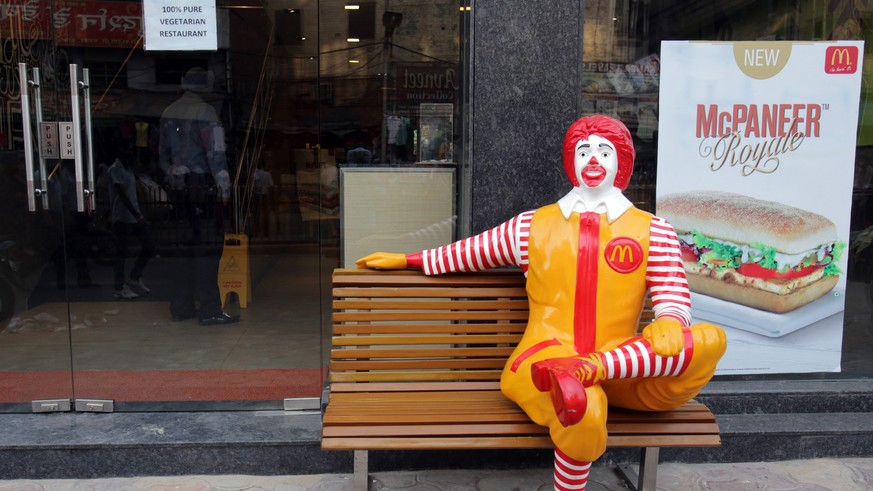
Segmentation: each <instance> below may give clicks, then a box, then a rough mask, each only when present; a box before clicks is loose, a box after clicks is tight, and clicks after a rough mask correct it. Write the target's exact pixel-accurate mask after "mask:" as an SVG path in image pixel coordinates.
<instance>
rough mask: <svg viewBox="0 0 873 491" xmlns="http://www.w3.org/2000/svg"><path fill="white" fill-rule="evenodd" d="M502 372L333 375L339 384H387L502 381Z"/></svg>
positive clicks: (353, 373)
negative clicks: (435, 381)
mask: <svg viewBox="0 0 873 491" xmlns="http://www.w3.org/2000/svg"><path fill="white" fill-rule="evenodd" d="M501 371H502V370H480V371H475V372H461V371H455V372H450V371H449V372H447V371H432V372H429V371H418V372H413V371H408V372H400V371H398V372H346V373H336V374H333V380H336V381H338V382H370V381H372V382H387V381H399V380H408V381H420V380H500V373H501Z"/></svg>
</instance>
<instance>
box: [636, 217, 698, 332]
mask: <svg viewBox="0 0 873 491" xmlns="http://www.w3.org/2000/svg"><path fill="white" fill-rule="evenodd" d="M646 284H647V286H648V288H649V292H650V293H651V295H652V304H653V306H654V311H655V318H660V317H663V316H669V317H673V318H675V319H677V320H678V321H679V322H681V323H682V325H683V326H688V325H690V324H691V295H690V293H689V292H688V280H686V279H685V269H684V268H683V267H682V255H681V250H680V248H679V239H678V238H677V237H676V231H675V230H673V226H672V225H670V224H669V223H667V221H666V220H664V219H663V218H660V217H652V224H651V228H650V238H649V263H648V265H647V266H646Z"/></svg>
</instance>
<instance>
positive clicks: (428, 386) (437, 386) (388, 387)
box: [330, 382, 500, 400]
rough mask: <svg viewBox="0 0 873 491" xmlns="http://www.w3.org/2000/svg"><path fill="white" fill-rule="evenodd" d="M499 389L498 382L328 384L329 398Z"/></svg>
mask: <svg viewBox="0 0 873 491" xmlns="http://www.w3.org/2000/svg"><path fill="white" fill-rule="evenodd" d="M489 390H500V384H499V383H498V382H420V383H414V382H405V383H402V384H396V383H370V384H356V383H353V384H348V383H342V382H337V383H332V384H330V392H331V400H333V396H334V395H337V394H342V393H356V392H374V393H375V392H398V391H402V392H432V391H489Z"/></svg>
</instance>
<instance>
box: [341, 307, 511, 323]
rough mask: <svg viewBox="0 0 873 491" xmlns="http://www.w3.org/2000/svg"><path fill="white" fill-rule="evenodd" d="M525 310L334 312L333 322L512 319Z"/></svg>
mask: <svg viewBox="0 0 873 491" xmlns="http://www.w3.org/2000/svg"><path fill="white" fill-rule="evenodd" d="M527 317H528V313H527V311H518V310H506V311H499V312H498V311H494V312H488V311H470V312H449V311H446V312H442V311H440V312H430V311H412V312H334V313H333V316H332V317H331V318H332V319H333V321H334V322H376V321H380V322H384V321H396V322H408V321H434V320H441V321H512V320H516V321H517V320H527Z"/></svg>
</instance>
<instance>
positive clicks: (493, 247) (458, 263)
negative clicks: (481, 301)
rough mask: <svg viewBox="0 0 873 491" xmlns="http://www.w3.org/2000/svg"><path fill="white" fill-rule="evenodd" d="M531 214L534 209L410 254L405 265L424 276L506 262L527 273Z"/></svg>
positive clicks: (480, 269)
mask: <svg viewBox="0 0 873 491" xmlns="http://www.w3.org/2000/svg"><path fill="white" fill-rule="evenodd" d="M533 214H534V212H533V211H527V212H524V213H522V214H520V215H517V216H515V217H513V218H512V219H510V220H509V221H507V222H504V223H502V224H500V225H499V226H497V227H494V228H493V229H491V230H488V231H486V232H483V233H481V234H479V235H476V236H474V237H470V238H468V239H463V240H459V241H457V242H453V243H451V244H449V245H447V246H442V247H437V248H436V249H428V250H425V251H421V252H417V253H415V254H409V255H407V256H406V264H407V266H408V267H410V268H416V269H420V270H422V271H423V272H424V274H426V275H437V274H445V273H459V272H465V271H482V270H485V269H489V268H496V267H499V266H508V265H516V266H519V267H520V268H521V270H522V271H523V272H524V274H525V275H527V266H528V258H527V247H528V239H529V237H530V221H531V218H532V217H533Z"/></svg>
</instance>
